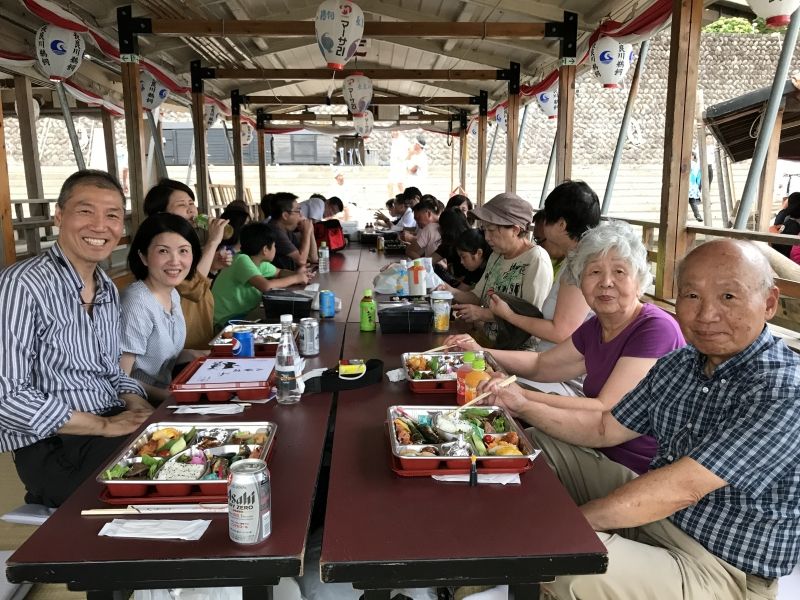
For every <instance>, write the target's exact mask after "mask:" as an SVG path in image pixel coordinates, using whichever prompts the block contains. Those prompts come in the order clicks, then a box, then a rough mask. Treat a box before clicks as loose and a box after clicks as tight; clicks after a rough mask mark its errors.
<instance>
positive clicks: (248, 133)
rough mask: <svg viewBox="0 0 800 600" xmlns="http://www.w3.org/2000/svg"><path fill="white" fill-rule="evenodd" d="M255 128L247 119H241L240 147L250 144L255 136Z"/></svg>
mask: <svg viewBox="0 0 800 600" xmlns="http://www.w3.org/2000/svg"><path fill="white" fill-rule="evenodd" d="M255 133H256V130H255V128H254V127H253V126H252V125H250V123H248V122H247V121H242V127H241V140H242V148H245V147H247V146H249V145H250V143H251V142H252V141H253V137H255Z"/></svg>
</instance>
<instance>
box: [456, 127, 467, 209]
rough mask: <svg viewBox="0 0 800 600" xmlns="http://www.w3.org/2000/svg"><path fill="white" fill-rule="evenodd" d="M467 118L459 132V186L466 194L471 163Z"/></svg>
mask: <svg viewBox="0 0 800 600" xmlns="http://www.w3.org/2000/svg"><path fill="white" fill-rule="evenodd" d="M466 121H467V120H466V117H465V118H464V121H463V122H464V125H462V127H461V130H460V131H459V132H458V156H459V162H458V185H459V186H461V189H462V190H463V192H464V193H465V194H466V191H467V162H468V161H469V141H468V140H467V133H468V132H467V126H466Z"/></svg>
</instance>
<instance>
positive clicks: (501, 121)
mask: <svg viewBox="0 0 800 600" xmlns="http://www.w3.org/2000/svg"><path fill="white" fill-rule="evenodd" d="M494 120H495V122H496V123H497V126H498V127H499V128H500V129H502V130H503V131H505V130H506V127H508V115H507V114H506V107H505V106H498V107H497V110H496V111H494Z"/></svg>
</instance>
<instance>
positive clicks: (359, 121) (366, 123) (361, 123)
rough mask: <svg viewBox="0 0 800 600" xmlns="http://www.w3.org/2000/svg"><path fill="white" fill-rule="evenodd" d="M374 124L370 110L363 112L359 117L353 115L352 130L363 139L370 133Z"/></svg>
mask: <svg viewBox="0 0 800 600" xmlns="http://www.w3.org/2000/svg"><path fill="white" fill-rule="evenodd" d="M374 123H375V119H374V117H373V116H372V111H371V110H365V111H364V112H362V113H361V114H360V115H353V128H354V129H355V130H356V133H357V134H358V135H360V136H361V137H363V138H364V139H367V138H368V137H369V134H370V133H372V126H373V125H374Z"/></svg>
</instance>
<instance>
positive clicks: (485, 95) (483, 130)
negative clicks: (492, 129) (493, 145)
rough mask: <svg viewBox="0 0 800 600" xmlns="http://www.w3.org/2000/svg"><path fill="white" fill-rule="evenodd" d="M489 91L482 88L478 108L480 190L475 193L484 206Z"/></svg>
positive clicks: (477, 199)
mask: <svg viewBox="0 0 800 600" xmlns="http://www.w3.org/2000/svg"><path fill="white" fill-rule="evenodd" d="M488 103H489V92H487V91H486V90H481V103H480V108H479V110H478V165H477V166H478V169H477V171H478V191H477V192H476V194H475V204H476V205H478V206H482V205H483V203H484V202H485V201H486V137H487V135H486V134H487V123H486V117H487V114H488V112H489V110H488Z"/></svg>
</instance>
